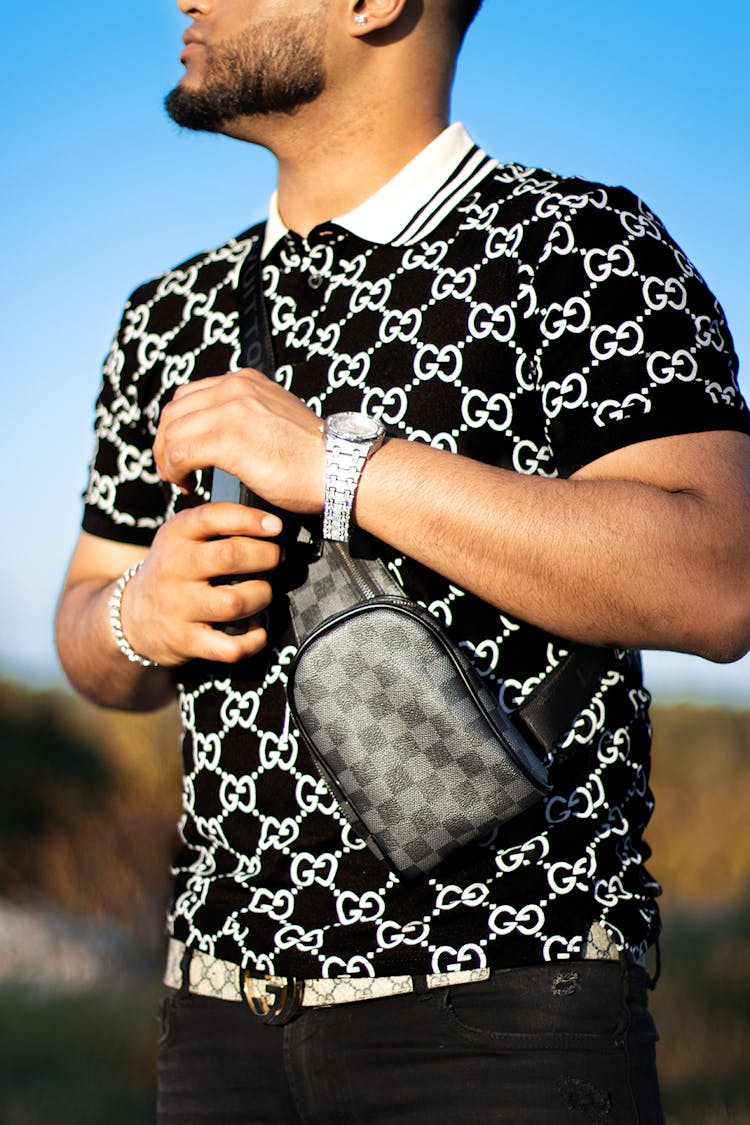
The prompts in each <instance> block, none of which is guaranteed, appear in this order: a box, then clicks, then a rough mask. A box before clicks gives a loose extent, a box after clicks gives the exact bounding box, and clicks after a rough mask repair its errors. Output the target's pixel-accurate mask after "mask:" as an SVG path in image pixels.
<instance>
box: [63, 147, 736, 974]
mask: <svg viewBox="0 0 750 1125" xmlns="http://www.w3.org/2000/svg"><path fill="white" fill-rule="evenodd" d="M402 218H403V225H402V227H401V232H400V233H399V234H398V235H396V236H395V237H390V238H389V240H388V241H387V242H384V241H378V240H377V239H376V238H375V237H373V238H368V237H365V235H364V234H363V232H362V231H361V230H358V232H357V233H353V232H352V231H351V230H349V229H347V228H346V226H344V225H342V224H337V223H330V224H327V225H325V226H321V227H318V228H317V229H316V230H314V231H312V232H311V233H310V234H309V236H308V237H307V239H302V238H300V237H298V236H297V235H295V234H292V233H286V234H282V236H281V237H279V238H278V239H277V240H276V241H275V242H274V243H273V244H272V245H270V246H268V247H267V252H266V256H265V259H264V264H263V283H264V288H265V298H266V304H267V309H268V314H269V321H270V326H271V331H272V337H273V344H274V349H275V352H276V363H277V372H276V378H277V379H278V380H279V381H280V382H281V383H282V384H283V385H284V386H285V387H287V388H288V389H289V390H291V391H292V392H293V393H295V394H297V395H299V396H300V397H302V398H304V399H305V400H306V401H307V402H308V403H309V404H310V405H311V406H312V407H313V408H314V409H315V410H316V411H317V412H318V413H320V414H321V415H324V414H327V413H329V412H333V411H338V410H349V409H363V410H366V411H368V412H370V413H372V414H375V415H377V416H379V417H380V418H381V419H382V420H383V421H384V423H385V424H386V425H387V427H388V428H389V429H390V431H391V432H392V433H394V434H396V435H398V436H401V437H405V438H408V439H410V440H413V441H422V442H429V443H431V444H432V445H434V446H437V447H440V448H443V449H447V450H451V451H454V452H456V453H460V454H463V455H466V456H469V457H473V458H476V459H478V460H480V461H483V462H486V463H488V464H491V465H494V466H498V467H501V468H505V469H510V470H513V471H515V472H518V473H525V474H540V475H543V476H550V477H553V476H563V477H564V476H568V475H570V474H571V473H572V472H574V471H575V470H576V469H577V468H578V467H580V466H581V465H583V464H585V463H587V462H589V461H591V460H592V459H594V458H596V457H599V456H602V455H603V454H606V453H607V452H609V451H612V450H614V449H617V448H619V447H622V446H624V445H627V444H630V443H633V442H637V441H643V440H645V439H649V438H655V437H661V436H665V435H669V434H675V433H686V432H694V431H698V430H707V429H740V430H747V428H748V418H747V410H746V407H745V405H744V403H743V402H742V399H741V397H740V395H739V391H738V387H737V381H736V370H737V367H736V357H735V355H734V352H733V349H732V344H731V339H730V336H729V333H728V329H727V327H726V324H725V322H724V317H723V315H722V312H721V309H720V308H719V306H718V304H717V303H716V301H715V299H714V298H713V296H712V295H711V293H710V292H709V291H708V289H707V288H706V286H705V284H704V282H703V281H702V279H701V278H700V276H699V275H698V274H697V272H696V270H695V269H694V267H693V266H692V265H691V264H690V262H689V261H688V260H687V258H686V257H685V256H684V254H683V253H682V252H681V251H680V250H679V248H678V247H677V246H676V245H675V244H674V243H673V242H672V240H671V239H670V237H669V236H668V234H667V233H666V231H665V229H664V227H663V226H662V225H661V223H660V222H659V221H658V220H657V219H656V218H655V217H654V216H653V214H651V212H650V211H649V210H648V209H647V208H646V207H645V206H644V205H643V204H642V203H641V202H640V201H639V200H638V199H636V198H635V197H634V196H632V195H631V194H630V193H629V192H627V191H625V190H624V189H621V188H616V189H613V188H609V187H603V186H601V185H596V184H590V183H587V182H585V181H582V180H566V179H562V178H560V177H557V176H555V175H553V174H552V173H548V172H541V171H538V170H533V169H527V168H522V167H520V166H517V165H499V164H497V163H496V162H494V161H492V160H490V159H489V158H488V157H487V156H485V155H484V154H483V153H481V152H480V151H479V150H478V149H476V148H472V149H471V150H470V151H469V152H468V153H467V154H466V157H465V159H464V160H463V161H462V162H461V163H460V164H459V165H457V166H456V167H455V168H446V170H445V179H444V182H443V183H441V184H440V185H439V186H438V187H437V188H436V187H435V185H431V187H430V190H429V192H427V193H426V197H425V198H424V199H422V200H421V201H420V206H419V207H417V208H414V207H413V206H410V211H409V213H408V214H404V215H403V216H402ZM262 237H263V230H262V228H255V229H253V230H251V231H249V232H247V233H246V234H244V235H242V236H241V237H239V238H237V239H234V240H232V241H230V242H228V243H227V244H226V245H225V246H223V247H221V248H219V249H217V250H214V251H211V252H210V253H207V254H202V255H199V256H197V257H195V258H193V259H191V260H190V261H188V262H186V263H185V264H183V265H181V266H179V267H177V268H176V269H173V270H171V271H169V272H168V273H166V274H164V275H163V276H162V277H160V278H158V279H156V280H155V281H152V282H149V283H148V284H146V285H144V286H142V287H141V288H139V289H138V290H136V292H135V293H134V294H133V296H132V297H131V299H130V301H129V303H128V305H127V307H126V310H125V313H124V317H123V320H122V324H121V327H120V330H119V332H118V335H117V337H116V339H115V342H114V344H113V347H112V350H111V352H110V354H109V356H108V359H107V361H106V364H105V369H104V382H103V387H102V391H101V395H100V397H99V401H98V404H97V413H96V439H97V446H96V451H95V455H94V459H93V462H92V467H91V474H90V483H89V487H88V491H87V494H86V513H85V517H84V527H85V528H86V529H87V530H88V531H90V532H91V533H93V534H96V535H101V536H104V537H106V538H110V539H116V540H120V541H124V542H133V543H149V542H150V541H151V539H152V537H153V535H154V534H155V532H156V531H157V529H158V527H159V526H160V525H161V524H162V523H163V521H164V520H165V519H168V518H169V516H170V515H171V514H172V513H173V512H174V511H175V509H176V506H178V505H179V504H182V503H186V502H192V503H195V502H201V500H202V499H204V498H205V494H204V493H203V492H202V491H201V490H199V493H198V496H197V497H195V498H193V500H191V501H185V500H184V498H180V497H179V496H178V495H177V493H176V491H175V490H174V489H172V488H170V487H167V486H163V485H162V484H161V483H160V482H159V480H158V479H157V476H156V473H155V470H154V464H153V458H152V454H151V443H152V441H153V438H154V434H155V432H156V427H157V424H158V419H159V415H160V411H161V409H162V406H163V404H164V403H165V402H166V401H167V400H168V399H169V397H170V395H171V393H172V392H173V390H174V388H175V386H177V385H178V384H180V383H182V382H185V381H186V380H190V379H200V378H202V377H205V376H208V375H216V374H221V373H223V372H225V371H229V370H232V369H236V368H237V366H238V365H239V363H240V343H239V332H238V322H237V309H236V289H237V283H238V276H239V270H240V267H241V264H242V261H243V259H244V257H245V255H246V253H247V251H248V249H249V248H250V246H251V245H253V244H254V241H255V240H256V239H258V238H262ZM248 440H252V436H251V435H249V436H248ZM383 557H384V559H385V561H386V562H387V563H388V565H389V567H390V569H391V571H392V573H393V574H394V576H395V577H396V578H397V580H398V581H399V582H400V583H401V585H402V586H403V587H404V588H405V590H406V591H407V593H408V594H409V595H410V596H412V597H413V598H415V599H416V600H418V601H420V602H421V603H422V604H423V605H425V606H426V607H427V608H428V609H429V610H430V611H431V612H432V613H433V614H434V615H435V617H436V618H437V619H438V620H439V621H440V622H441V624H443V625H444V626H445V627H446V629H447V630H448V632H449V633H450V634H451V635H452V636H453V637H454V639H455V640H456V641H458V642H459V643H460V644H462V645H463V647H464V648H465V650H466V651H467V653H468V655H469V656H470V658H471V660H472V661H473V663H474V665H475V667H476V669H477V671H478V672H479V674H480V675H481V676H482V677H483V678H484V681H485V683H486V684H487V686H488V688H489V689H490V691H492V692H493V693H494V694H495V695H496V697H497V699H498V702H499V704H500V705H501V706H502V707H504V708H505V709H507V710H509V709H511V708H512V707H513V706H514V705H516V704H517V703H518V702H519V701H520V700H521V699H523V698H524V697H525V696H526V695H527V694H529V693H530V692H531V691H532V690H533V689H534V687H535V686H536V685H537V684H538V683H540V682H541V681H542V680H543V679H544V677H545V676H546V675H548V674H549V673H550V671H551V670H552V669H553V668H554V667H555V666H556V664H557V663H558V662H559V661H560V660H561V658H562V657H563V656H564V654H565V653H566V652H567V647H566V643H565V641H564V640H562V639H561V638H558V637H553V636H550V635H547V634H544V633H542V632H540V631H539V630H537V629H533V628H531V627H529V626H528V625H526V624H524V623H523V622H522V621H519V620H516V619H513V618H511V617H510V616H508V615H507V614H505V613H503V612H501V611H498V610H495V609H493V608H491V607H489V606H488V605H486V604H484V603H482V602H480V601H479V600H478V599H477V598H475V597H473V596H472V595H471V594H470V593H468V592H466V591H464V590H462V589H459V588H457V587H455V586H453V585H452V584H451V583H449V582H447V581H446V580H444V579H442V578H441V577H440V576H439V575H437V574H435V573H432V572H430V571H427V570H425V569H424V568H422V567H421V566H419V565H418V564H416V563H415V562H414V561H413V560H410V559H408V558H404V557H401V556H399V555H398V554H396V553H395V552H394V551H392V550H390V549H388V548H386V547H385V546H384V547H383ZM294 651H295V642H294V638H293V635H292V632H291V628H290V625H289V617H288V610H287V604H286V595H285V576H284V574H283V573H280V574H279V575H278V578H277V586H276V597H275V599H274V605H273V609H272V615H271V644H270V646H269V648H268V650H267V651H266V652H265V653H263V654H261V655H260V656H258V657H256V658H254V659H253V660H248V661H245V662H244V663H242V664H240V665H238V666H234V667H228V666H225V665H218V664H209V663H202V662H194V663H192V664H190V665H187V666H186V667H185V668H183V669H181V672H180V677H181V683H180V685H179V695H180V706H181V713H182V719H183V725H184V739H183V755H184V797H183V803H184V811H183V816H182V820H181V825H180V827H181V833H182V847H181V850H180V853H179V855H178V856H177V858H176V861H175V868H174V872H175V892H174V898H173V902H172V905H171V908H170V912H169V919H168V926H169V930H170V933H171V934H172V935H173V937H174V938H176V939H177V940H179V941H181V942H184V943H187V944H189V945H191V946H193V947H195V948H198V949H200V950H202V951H203V952H204V953H206V954H208V955H210V956H214V957H218V958H222V959H224V960H226V961H228V962H230V963H233V964H241V965H243V966H244V967H245V968H248V969H249V970H251V971H253V972H257V973H271V974H284V975H287V974H288V975H295V976H300V977H307V978H315V979H319V978H328V977H340V976H351V977H354V978H359V977H375V976H383V975H386V974H396V973H444V972H455V971H458V970H467V971H473V970H481V969H484V968H485V967H487V966H492V967H497V966H502V965H510V964H522V963H530V962H538V961H541V960H544V959H547V960H560V959H566V958H571V957H579V956H583V955H585V954H586V950H587V948H588V944H589V943H590V934H591V933H597V934H600V935H601V940H602V942H604V943H605V944H607V943H610V944H611V943H614V944H615V945H616V946H617V947H618V948H620V949H628V950H630V951H631V952H632V953H634V954H635V955H637V956H638V955H642V954H643V953H644V952H645V950H646V948H647V947H648V945H649V944H650V943H651V942H653V940H654V938H655V936H656V934H657V933H658V925H659V923H658V911H657V907H656V902H655V898H656V896H657V895H658V892H659V888H658V886H657V885H656V884H655V883H654V881H653V880H652V879H651V878H650V876H649V874H648V871H647V869H646V867H645V866H644V864H645V862H646V861H647V859H648V856H649V849H648V846H647V844H646V843H645V841H644V838H643V833H644V829H645V827H646V824H647V822H648V819H649V816H650V813H651V809H652V798H651V794H650V792H649V788H648V771H649V741H650V739H649V735H650V731H649V721H648V702H649V700H648V694H647V692H646V691H645V690H644V688H643V685H642V682H641V675H640V661H639V658H638V656H637V654H634V653H630V652H618V653H616V656H615V659H614V660H613V666H612V670H611V672H610V673H608V674H607V676H606V677H605V678H604V679H603V681H602V683H601V684H600V687H599V689H598V690H597V691H596V693H595V695H594V697H593V698H592V700H591V702H590V704H589V705H588V706H587V707H586V708H585V709H584V710H583V711H582V713H581V714H580V715H578V716H577V718H576V719H575V722H574V723H573V725H572V727H571V730H570V731H569V732H568V734H567V736H566V738H565V739H564V740H563V743H562V744H561V750H562V751H567V750H570V749H571V748H574V747H578V748H579V749H580V751H581V752H580V753H578V754H572V755H571V754H568V753H561V754H560V758H559V761H558V763H557V764H556V765H554V766H553V767H552V771H551V780H552V782H553V791H552V793H551V794H550V796H549V798H548V799H546V800H545V801H543V802H540V803H539V804H537V805H536V806H534V807H533V808H531V809H529V810H527V811H526V812H524V813H523V814H522V815H521V816H519V817H518V818H517V819H516V820H514V821H513V822H511V823H510V824H509V825H506V826H505V827H504V828H503V830H502V831H501V832H500V831H496V832H494V833H492V834H491V835H490V836H489V837H488V838H487V839H485V840H482V841H480V842H479V843H478V844H476V845H472V846H471V847H467V848H465V849H463V850H462V851H460V852H459V853H457V854H456V855H455V856H453V857H451V859H450V860H448V861H447V862H446V863H445V864H443V866H442V867H441V868H439V869H437V870H436V871H435V872H434V873H433V875H432V877H431V878H429V879H426V880H423V881H422V882H419V883H416V884H414V885H405V884H401V883H399V882H398V880H397V879H396V878H395V877H394V876H393V875H392V874H390V873H389V872H388V870H387V869H386V868H385V867H384V866H383V865H382V864H380V863H379V862H378V861H377V860H376V859H375V857H374V856H373V855H372V854H371V853H370V852H369V851H368V849H367V848H366V847H365V845H364V844H363V842H362V841H361V840H360V839H359V838H358V837H357V836H356V834H355V833H354V831H353V830H352V829H351V827H350V826H349V824H348V822H347V821H346V819H345V818H344V817H343V815H342V814H341V813H340V811H339V810H338V808H337V806H336V803H335V801H334V800H333V798H332V796H331V794H330V792H329V790H328V789H327V787H326V785H325V784H324V782H323V781H322V780H321V779H320V778H319V777H318V775H317V774H316V772H315V769H314V766H313V764H312V762H311V760H310V758H309V756H308V754H307V752H306V751H305V748H304V746H303V745H302V743H301V740H300V739H299V737H298V733H297V731H296V730H295V729H294V727H293V726H291V725H290V723H289V720H288V713H287V711H286V707H285V690H284V688H285V682H286V673H287V669H288V667H289V662H290V660H291V658H292V656H293V654H294Z"/></svg>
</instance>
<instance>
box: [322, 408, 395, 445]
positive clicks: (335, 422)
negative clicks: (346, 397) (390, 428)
mask: <svg viewBox="0 0 750 1125" xmlns="http://www.w3.org/2000/svg"><path fill="white" fill-rule="evenodd" d="M326 424H327V426H328V429H329V430H330V432H331V433H332V434H335V436H336V437H339V438H343V439H344V440H345V441H375V439H376V438H379V437H382V435H383V426H382V425H381V423H380V422H378V420H377V419H376V418H371V417H370V416H369V414H358V413H356V412H354V411H347V412H345V413H343V414H332V415H331V416H330V418H327V419H326Z"/></svg>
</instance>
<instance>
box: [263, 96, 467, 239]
mask: <svg viewBox="0 0 750 1125" xmlns="http://www.w3.org/2000/svg"><path fill="white" fill-rule="evenodd" d="M447 123H448V122H447V115H446V117H444V116H443V115H442V114H435V115H434V116H431V117H425V118H424V119H423V120H421V121H419V122H413V121H412V122H410V124H409V128H408V130H405V129H404V128H403V124H401V125H400V127H398V128H394V129H393V130H390V131H386V130H385V129H383V128H382V127H381V128H380V129H379V130H372V129H368V128H367V125H366V123H363V124H362V125H361V126H360V127H359V129H357V130H354V131H352V130H344V129H341V130H339V131H338V132H337V133H331V132H330V131H329V132H327V133H326V134H325V137H324V139H323V140H322V141H320V142H318V143H316V144H314V145H308V144H304V143H303V144H301V145H299V144H298V145H295V146H293V147H292V148H291V149H290V151H283V150H278V149H277V160H278V169H279V175H278V207H279V213H280V215H281V217H282V219H283V221H284V223H285V224H286V225H287V226H288V227H289V228H290V229H291V230H294V231H296V232H297V233H298V234H302V235H307V234H308V233H309V231H310V230H312V229H313V227H315V226H317V225H318V224H319V223H323V222H326V221H327V220H329V219H332V218H334V217H335V216H337V215H345V214H347V213H348V212H349V211H353V210H354V208H355V207H358V206H359V205H360V204H361V203H363V202H364V201H365V200H366V199H369V198H370V196H371V195H374V193H375V192H376V191H378V189H379V188H381V187H382V186H383V185H384V184H386V183H388V181H389V180H391V179H392V178H393V176H395V175H396V173H397V172H399V171H400V170H401V169H402V168H403V167H405V165H406V164H408V163H409V161H410V160H411V159H412V158H413V157H414V156H416V155H417V153H419V152H421V151H422V149H424V148H425V147H426V146H427V145H428V144H429V143H430V142H431V141H433V140H434V139H435V138H436V137H437V136H439V135H440V133H442V132H443V130H444V129H445V127H446V125H447ZM375 134H377V135H375Z"/></svg>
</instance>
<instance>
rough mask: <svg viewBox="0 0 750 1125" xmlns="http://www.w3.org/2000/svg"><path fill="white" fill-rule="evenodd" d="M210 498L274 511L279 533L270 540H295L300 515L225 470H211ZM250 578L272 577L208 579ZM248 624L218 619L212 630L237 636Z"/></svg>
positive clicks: (220, 582) (218, 581)
mask: <svg viewBox="0 0 750 1125" xmlns="http://www.w3.org/2000/svg"><path fill="white" fill-rule="evenodd" d="M209 499H210V501H211V502H212V503H218V502H219V501H224V502H229V503H231V504H244V505H245V506H246V507H248V508H261V509H262V510H263V511H265V512H273V514H274V515H276V516H278V517H279V519H280V520H281V521H282V523H283V525H284V526H283V529H282V530H281V532H280V533H279V534H278V535H276V536H274V537H273V538H272V539H271V542H272V543H280V544H281V545H282V546H287V545H288V544H289V543H292V542H294V541H295V540H296V538H297V535H298V533H299V524H300V521H299V517H297V516H294V515H292V514H291V513H290V512H285V511H283V510H282V509H281V508H276V507H274V505H273V504H268V503H267V502H266V501H265V500H263V499H262V498H261V497H260V496H257V495H256V494H255V493H254V492H253V491H252V490H251V489H249V488H248V487H247V485H246V484H243V483H242V481H241V480H240V479H239V478H238V477H236V476H234V475H233V474H232V473H227V472H225V471H224V469H212V470H211V486H210V489H209ZM249 578H269V579H270V578H271V575H270V574H229V575H226V576H222V575H218V576H217V577H216V578H212V579H211V585H212V586H229V585H234V584H235V583H237V582H246V581H247V580H248V579H249ZM249 624H250V618H248V617H243V618H241V619H240V620H239V621H225V622H217V623H216V624H215V625H214V628H215V629H221V630H222V631H223V632H225V633H229V635H230V636H233V637H236V636H239V635H240V634H242V633H246V632H247V630H248V626H249Z"/></svg>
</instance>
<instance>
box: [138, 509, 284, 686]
mask: <svg viewBox="0 0 750 1125" xmlns="http://www.w3.org/2000/svg"><path fill="white" fill-rule="evenodd" d="M280 531H281V521H280V520H279V519H278V517H276V516H274V515H271V514H270V513H268V512H263V511H260V510H258V509H255V508H246V507H243V506H241V505H239V504H228V503H219V504H203V505H201V506H200V507H197V508H190V509H187V510H186V511H183V512H180V513H179V514H178V515H176V516H174V517H173V518H172V519H170V520H168V521H167V522H166V523H165V524H164V525H163V526H162V527H161V528H160V529H159V531H158V533H157V534H156V536H155V538H154V541H153V544H152V546H151V549H150V550H149V552H148V554H147V555H146V557H145V559H144V563H143V566H142V567H141V569H140V570H139V572H138V573H137V574H136V575H135V576H134V578H132V579H131V581H130V582H129V583H128V585H127V586H126V588H125V593H124V595H123V602H122V614H121V619H122V627H123V632H124V634H125V636H126V637H127V639H128V641H129V643H130V644H131V646H132V647H133V648H134V649H135V650H136V652H139V653H140V654H141V655H142V656H146V657H147V658H148V659H149V660H153V661H155V662H156V663H158V664H161V665H163V666H164V667H174V666H175V665H179V664H184V663H185V662H186V661H187V660H193V659H196V658H198V659H204V660H219V661H225V662H227V663H233V662H235V661H237V660H241V659H242V658H243V657H246V656H252V655H254V654H255V653H256V652H258V650H259V649H261V648H262V647H263V646H264V645H265V644H266V642H267V636H266V631H265V628H264V625H263V620H262V617H261V615H262V614H263V611H264V610H265V609H267V608H268V606H269V605H270V603H271V585H270V583H269V582H268V580H267V579H266V578H265V577H262V576H263V575H265V574H266V573H267V572H268V571H270V570H273V569H274V568H275V567H277V566H278V565H279V561H280V548H279V546H278V545H277V544H276V543H273V542H269V541H268V540H269V539H270V537H272V536H276V535H278V534H279V533H280ZM232 575H258V577H257V578H253V577H251V578H248V580H246V581H242V582H235V583H231V584H229V583H227V584H221V585H213V584H212V583H211V579H215V578H222V577H230V576H232ZM240 618H248V619H249V625H248V628H247V630H246V631H245V632H243V633H242V634H240V635H236V636H229V635H227V634H225V633H224V632H222V631H220V630H217V629H216V628H214V626H215V625H217V624H221V623H225V622H229V621H236V620H238V619H240Z"/></svg>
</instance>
